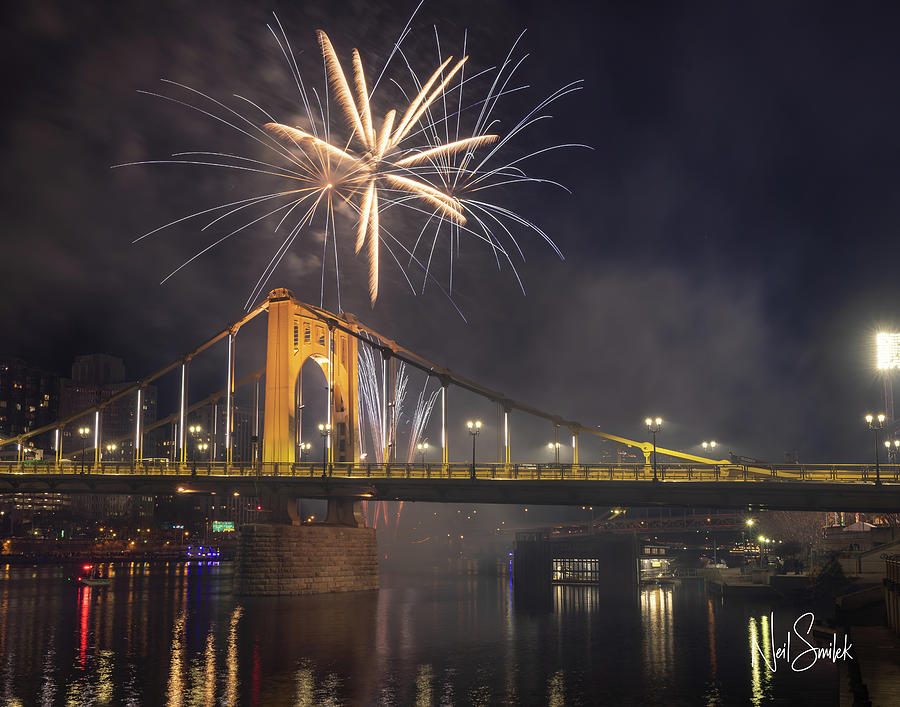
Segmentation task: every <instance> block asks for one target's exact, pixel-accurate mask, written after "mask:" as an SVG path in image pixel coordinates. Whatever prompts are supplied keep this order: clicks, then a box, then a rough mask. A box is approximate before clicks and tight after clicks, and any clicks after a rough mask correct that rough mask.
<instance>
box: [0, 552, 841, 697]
mask: <svg viewBox="0 0 900 707" xmlns="http://www.w3.org/2000/svg"><path fill="white" fill-rule="evenodd" d="M67 574H71V573H67V572H66V571H65V570H64V569H60V568H37V569H32V568H27V569H25V568H22V570H19V569H17V568H12V570H10V569H9V568H6V569H4V570H3V571H2V572H0V608H2V614H0V693H2V694H0V703H2V704H35V703H43V704H57V703H60V702H63V703H66V704H72V705H81V704H127V703H132V704H169V705H182V704H183V705H188V704H190V705H215V704H222V705H244V704H246V705H269V704H296V705H369V704H380V705H386V706H388V707H389V706H391V705H403V706H405V705H416V706H417V707H418V706H419V705H422V706H424V705H454V704H474V705H482V704H483V705H489V704H510V705H529V704H539V705H565V704H659V703H666V704H697V703H700V704H706V705H709V706H710V707H712V706H717V705H728V704H750V703H753V704H759V705H766V704H773V703H777V702H778V700H785V699H787V700H788V701H789V700H790V698H791V697H792V696H793V695H794V694H795V692H800V693H802V694H803V695H804V696H805V697H806V698H807V701H808V702H809V701H810V700H811V701H813V702H814V703H815V704H817V705H819V704H821V705H828V704H830V703H833V700H832V697H833V695H831V692H830V690H829V688H828V685H829V683H828V679H829V678H828V676H829V675H830V674H829V673H827V671H828V670H829V669H830V667H829V666H827V665H826V664H825V663H824V662H822V664H821V665H822V671H820V670H819V668H818V666H817V668H816V670H815V671H809V674H796V675H795V674H790V673H788V674H787V676H788V677H789V678H790V680H788V679H787V678H785V679H781V673H779V674H778V675H779V680H781V683H779V682H777V681H776V680H775V679H774V676H772V675H771V673H770V672H769V669H768V668H767V666H766V664H765V661H764V659H763V657H762V656H760V655H759V653H757V652H755V651H754V650H752V648H753V640H754V637H755V640H756V642H757V643H758V644H759V645H760V647H761V648H763V650H764V651H769V650H770V645H771V636H770V631H771V628H772V627H771V625H770V619H769V607H751V606H749V605H747V604H745V603H739V602H732V603H731V604H729V605H725V604H723V603H721V602H719V601H715V600H712V599H710V598H709V597H708V596H707V594H706V592H705V590H704V589H703V587H702V585H699V584H698V585H696V586H694V585H692V586H687V585H681V586H676V587H674V588H673V587H671V586H669V587H650V588H645V589H642V590H641V591H640V592H639V593H638V592H624V591H618V590H617V589H615V588H610V587H604V586H587V585H572V586H558V587H553V588H552V589H550V590H548V594H547V595H546V596H547V597H549V601H547V602H546V603H543V602H544V599H541V603H540V604H539V605H537V608H535V606H525V607H523V605H522V604H520V603H519V601H518V595H516V596H517V598H516V599H515V600H514V597H513V587H512V586H511V585H510V583H509V580H508V578H496V579H495V578H491V577H482V578H479V577H466V578H459V579H456V578H449V579H442V580H433V579H422V578H417V579H414V580H406V579H393V580H392V579H391V578H390V577H388V578H383V587H382V589H381V590H380V591H379V592H362V593H353V594H332V595H322V596H314V597H281V598H236V597H234V596H233V595H232V593H231V582H232V573H231V568H230V566H228V565H223V566H219V565H206V564H197V563H196V562H195V563H192V564H190V565H187V564H179V563H172V564H170V565H168V566H167V565H147V564H142V563H136V564H134V565H128V566H122V567H120V568H118V572H116V573H115V574H116V576H115V578H114V582H113V585H112V586H111V587H110V588H108V589H97V588H93V589H92V588H87V587H79V586H77V585H76V583H74V582H72V581H70V580H69V579H67ZM110 574H112V572H110ZM32 575H34V577H32ZM776 620H781V619H779V618H778V617H777V616H776ZM785 621H787V620H786V619H785ZM766 655H767V654H766ZM769 657H770V656H769ZM770 659H771V657H770ZM823 678H824V679H823ZM779 690H780V692H779ZM785 690H787V691H786V692H785ZM792 691H794V692H792ZM785 695H787V697H785Z"/></svg>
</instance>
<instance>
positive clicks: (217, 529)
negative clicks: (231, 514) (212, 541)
mask: <svg viewBox="0 0 900 707" xmlns="http://www.w3.org/2000/svg"><path fill="white" fill-rule="evenodd" d="M213 532H214V533H233V532H234V521H233V520H214V521H213Z"/></svg>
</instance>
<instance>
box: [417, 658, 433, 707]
mask: <svg viewBox="0 0 900 707" xmlns="http://www.w3.org/2000/svg"><path fill="white" fill-rule="evenodd" d="M433 680H434V671H433V670H432V668H431V666H430V665H420V666H419V670H418V671H417V674H416V707H431V705H433V704H434V697H433V695H432V689H431V683H432V681H433Z"/></svg>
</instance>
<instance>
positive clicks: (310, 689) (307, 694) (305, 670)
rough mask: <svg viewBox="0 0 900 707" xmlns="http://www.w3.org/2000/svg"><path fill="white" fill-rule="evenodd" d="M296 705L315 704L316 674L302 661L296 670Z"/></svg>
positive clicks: (308, 706) (309, 706) (307, 706)
mask: <svg viewBox="0 0 900 707" xmlns="http://www.w3.org/2000/svg"><path fill="white" fill-rule="evenodd" d="M296 680H297V700H296V702H295V704H296V705H297V707H315V705H316V676H315V674H314V673H313V671H312V668H310V667H309V665H308V664H307V663H306V661H304V662H303V664H302V665H301V667H300V668H299V669H298V670H297V678H296Z"/></svg>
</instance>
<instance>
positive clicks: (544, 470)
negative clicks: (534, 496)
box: [0, 460, 900, 483]
mask: <svg viewBox="0 0 900 707" xmlns="http://www.w3.org/2000/svg"><path fill="white" fill-rule="evenodd" d="M0 474H29V475H35V474H36V475H79V474H102V475H125V474H128V475H146V476H150V475H153V476H178V477H185V476H187V477H197V476H267V477H272V476H291V477H300V478H315V477H319V478H321V477H322V476H325V477H326V478H353V479H366V478H371V479H376V478H377V479H471V478H472V477H473V468H472V465H471V464H465V463H459V464H439V463H437V464H432V463H426V464H421V463H417V464H401V463H396V462H393V463H391V464H354V463H349V462H337V463H334V464H329V465H327V466H324V467H323V465H322V464H321V463H318V464H317V463H298V464H291V463H287V462H285V463H271V462H266V463H256V464H253V463H249V462H248V463H236V464H230V465H227V464H225V463H224V462H190V463H187V464H175V463H167V462H161V461H152V462H149V461H145V462H139V463H134V462H115V461H104V462H101V463H100V464H96V465H94V464H91V463H87V464H81V463H78V462H69V461H64V462H63V463H61V464H56V463H55V462H53V461H34V460H25V461H20V462H0ZM474 476H475V478H477V479H480V480H489V479H495V480H503V481H652V479H653V468H652V467H651V466H648V465H646V464H577V465H576V464H527V463H518V464H483V463H479V464H476V465H475V468H474ZM657 476H658V478H659V480H660V481H681V482H684V481H746V482H758V481H769V482H771V481H784V482H789V481H794V482H797V481H799V482H804V481H810V482H845V483H860V482H873V481H875V470H874V468H873V467H872V466H871V465H866V464H803V465H801V464H791V465H779V466H761V465H757V466H750V465H738V464H719V465H703V464H659V465H658V466H657ZM879 476H880V478H881V480H882V481H885V482H900V465H898V464H885V465H882V466H881V469H880V474H879Z"/></svg>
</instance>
